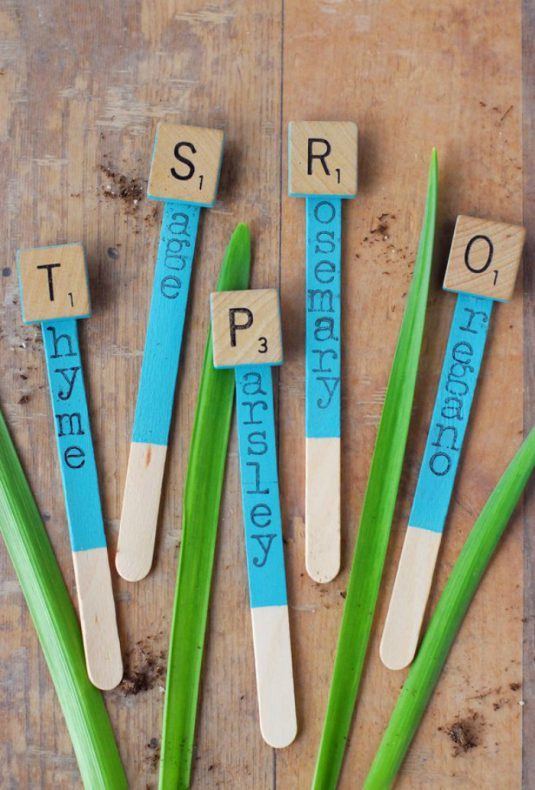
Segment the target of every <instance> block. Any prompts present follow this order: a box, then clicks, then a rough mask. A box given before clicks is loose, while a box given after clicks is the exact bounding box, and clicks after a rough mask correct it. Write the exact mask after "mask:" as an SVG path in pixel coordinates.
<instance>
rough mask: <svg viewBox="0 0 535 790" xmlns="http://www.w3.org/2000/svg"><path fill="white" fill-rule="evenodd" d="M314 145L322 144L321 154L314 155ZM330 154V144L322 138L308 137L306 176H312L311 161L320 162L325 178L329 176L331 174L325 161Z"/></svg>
mask: <svg viewBox="0 0 535 790" xmlns="http://www.w3.org/2000/svg"><path fill="white" fill-rule="evenodd" d="M314 143H322V144H323V151H322V152H321V153H317V154H315V153H314ZM330 153H331V144H330V142H329V141H328V140H325V139H324V138H323V137H309V138H308V156H307V175H309V176H311V175H312V160H313V159H319V160H320V162H321V166H322V167H323V170H324V171H325V175H326V176H330V175H331V173H330V171H329V168H328V167H327V164H326V162H325V160H326V159H327V157H328V156H329V154H330Z"/></svg>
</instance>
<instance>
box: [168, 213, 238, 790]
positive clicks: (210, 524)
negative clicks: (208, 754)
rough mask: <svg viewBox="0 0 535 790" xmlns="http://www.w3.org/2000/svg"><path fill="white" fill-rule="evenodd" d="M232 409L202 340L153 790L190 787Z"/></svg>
mask: <svg viewBox="0 0 535 790" xmlns="http://www.w3.org/2000/svg"><path fill="white" fill-rule="evenodd" d="M250 247H251V242H250V235H249V229H248V228H247V226H246V225H238V227H237V228H236V230H235V231H234V233H233V235H232V238H231V240H230V243H229V245H228V247H227V251H226V253H225V258H224V261H223V266H222V269H221V274H220V276H219V280H218V283H217V290H218V291H238V290H243V289H245V288H247V287H248V285H249V275H250V254H251V252H250ZM233 402H234V371H233V370H215V369H214V366H213V362H212V336H211V333H209V335H208V341H207V343H206V350H205V354H204V365H203V371H202V376H201V383H200V387H199V395H198V399H197V409H196V412H195V422H194V426H193V435H192V439H191V447H190V455H189V463H188V471H187V475H186V483H185V491H184V508H183V516H182V543H181V547H180V558H179V563H178V572H177V582H176V590H175V602H174V608H173V621H172V625H171V638H170V644H169V659H168V667H167V684H166V691H165V705H164V718H163V731H162V752H161V763H160V788H161V790H171V788H181V789H182V788H187V787H189V782H190V774H191V760H192V755H193V746H194V737H195V720H196V714H197V700H198V695H199V682H200V675H201V665H202V656H203V648H204V638H205V631H206V619H207V615H208V604H209V600H210V587H211V581H212V568H213V562H214V552H215V545H216V538H217V524H218V520H219V507H220V503H221V493H222V489H223V481H224V477H225V464H226V458H227V448H228V439H229V433H230V425H231V419H232V407H233Z"/></svg>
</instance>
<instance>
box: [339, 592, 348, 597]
mask: <svg viewBox="0 0 535 790" xmlns="http://www.w3.org/2000/svg"><path fill="white" fill-rule="evenodd" d="M340 595H341V596H342V598H347V593H346V591H345V590H340Z"/></svg>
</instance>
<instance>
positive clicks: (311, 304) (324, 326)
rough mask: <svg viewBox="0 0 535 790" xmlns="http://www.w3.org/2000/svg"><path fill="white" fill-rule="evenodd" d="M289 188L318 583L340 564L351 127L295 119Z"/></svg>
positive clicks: (311, 538) (310, 536) (308, 507)
mask: <svg viewBox="0 0 535 790" xmlns="http://www.w3.org/2000/svg"><path fill="white" fill-rule="evenodd" d="M288 161H289V193H290V195H292V196H294V197H305V198H306V353H305V359H306V384H305V392H306V490H305V562H306V569H307V572H308V574H309V576H311V577H312V578H313V579H314V580H315V581H317V582H328V581H330V580H331V579H334V577H335V576H336V575H337V573H338V571H339V569H340V470H341V463H340V450H341V431H340V403H341V340H342V333H341V258H342V200H343V199H347V198H352V197H354V196H355V195H356V192H357V127H356V126H355V124H353V123H340V122H326V121H320V122H304V121H303V122H294V123H291V124H290V129H289V156H288Z"/></svg>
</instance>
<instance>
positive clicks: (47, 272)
mask: <svg viewBox="0 0 535 790" xmlns="http://www.w3.org/2000/svg"><path fill="white" fill-rule="evenodd" d="M17 264H18V270H19V280H20V286H21V293H22V309H23V320H24V322H25V323H36V322H40V323H41V328H42V333H43V343H44V349H45V355H46V364H47V371H48V380H49V385H50V394H51V400H52V409H53V412H54V426H55V432H56V440H57V447H58V455H59V461H60V468H61V476H62V481H63V492H64V496H65V506H66V510H67V519H68V523H69V531H70V538H71V547H72V552H73V564H74V571H75V577H76V591H77V596H78V607H79V612H80V621H81V626H82V635H83V640H84V649H85V656H86V664H87V672H88V675H89V678H90V680H91V682H92V683H93V684H94V685H95V686H97V687H98V688H101V689H111V688H114V687H115V686H116V685H117V684H118V683H119V682H120V680H121V677H122V674H123V665H122V658H121V648H120V644H119V635H118V630H117V620H116V615H115V603H114V600H113V590H112V585H111V575H110V566H109V560H108V550H107V547H106V535H105V532H104V523H103V518H102V509H101V503H100V494H99V486H98V477H97V469H96V464H95V456H94V452H93V442H92V438H91V426H90V422H89V412H88V407H87V400H86V393H85V387H84V378H83V368H82V360H81V356H80V349H79V344H78V331H77V324H76V320H77V318H82V317H86V316H88V315H89V314H90V304H89V289H88V285H87V274H86V264H85V257H84V251H83V248H82V245H81V244H66V245H62V246H58V247H38V248H34V249H31V250H21V251H20V252H19V254H18V261H17Z"/></svg>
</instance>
